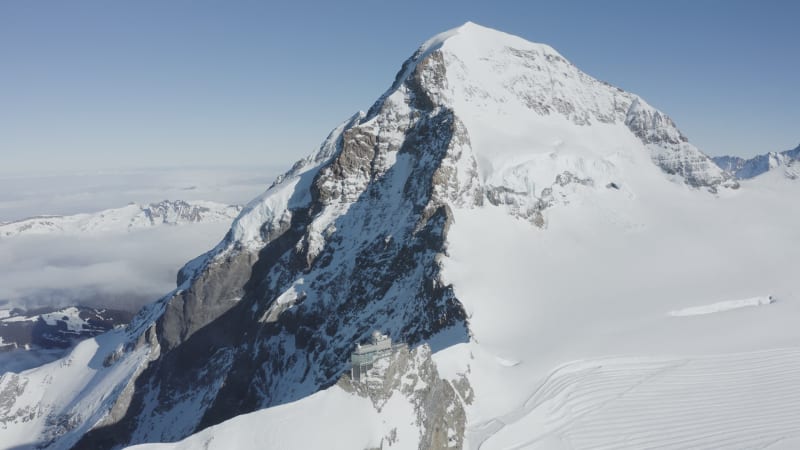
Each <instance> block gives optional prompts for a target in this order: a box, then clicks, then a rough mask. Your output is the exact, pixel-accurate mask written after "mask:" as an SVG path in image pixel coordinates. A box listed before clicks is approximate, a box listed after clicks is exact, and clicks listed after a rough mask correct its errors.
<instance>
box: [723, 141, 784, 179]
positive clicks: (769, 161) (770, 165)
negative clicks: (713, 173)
mask: <svg viewBox="0 0 800 450" xmlns="http://www.w3.org/2000/svg"><path fill="white" fill-rule="evenodd" d="M713 160H714V162H715V163H716V164H717V165H718V166H719V167H720V168H722V169H723V170H725V171H727V172H730V173H732V174H733V175H735V176H736V177H737V178H740V179H749V178H754V177H757V176H759V175H761V174H764V173H767V172H770V171H773V170H783V174H784V175H785V176H786V178H791V179H796V178H800V163H799V162H798V161H800V145H798V146H797V147H795V148H794V149H792V150H786V151H783V152H769V153H764V154H762V155H757V156H754V157H752V158H750V159H745V158H742V157H739V156H716V157H714V158H713Z"/></svg>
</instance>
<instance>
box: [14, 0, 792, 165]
mask: <svg viewBox="0 0 800 450" xmlns="http://www.w3.org/2000/svg"><path fill="white" fill-rule="evenodd" d="M467 20H471V21H474V22H476V23H479V24H482V25H486V26H490V27H493V28H497V29H501V30H503V31H507V32H510V33H513V34H517V35H520V36H522V37H524V38H526V39H529V40H532V41H537V42H545V43H547V44H550V45H551V46H553V47H555V48H556V49H557V50H559V51H560V52H561V53H562V54H563V55H564V56H566V57H567V58H568V59H570V60H571V61H572V62H573V63H575V64H576V65H577V66H578V67H580V68H581V69H583V70H584V71H585V72H588V73H589V74H591V75H593V76H595V77H597V78H599V79H602V80H605V81H608V82H610V83H612V84H615V85H617V86H619V87H621V88H623V89H626V90H628V91H632V92H635V93H637V94H639V95H641V96H642V97H644V98H645V99H646V100H647V101H648V102H649V103H651V104H653V105H654V106H656V107H658V108H660V109H662V110H664V111H665V112H666V113H668V114H669V115H671V116H672V117H673V119H675V121H676V122H677V124H678V126H679V127H680V128H681V129H682V130H683V132H684V133H685V134H686V135H687V136H689V138H690V139H691V140H692V141H693V142H694V143H695V144H697V145H698V146H699V147H700V148H701V149H703V150H704V151H706V152H707V153H709V154H712V155H714V154H723V153H731V154H740V155H750V154H755V153H760V152H766V151H771V150H785V149H788V148H791V147H794V146H796V145H797V144H798V143H799V142H800V108H798V105H800V81H799V80H800V33H798V20H800V2H798V1H793V0H786V1H769V0H763V1H758V2H757V1H750V2H742V1H710V0H705V1H704V0H693V1H683V0H673V1H669V2H664V1H661V2H651V1H641V0H638V1H604V2H598V1H581V2H578V1H558V2H556V1H548V2H539V1H518V2H504V1H492V2H488V1H480V2H469V1H439V0H428V1H410V0H401V1H391V2H388V1H380V0H372V1H364V2H346V1H335V2H328V1H325V2H322V1H321V2H318V3H307V2H302V1H281V2H266V1H254V0H248V1H222V0H218V1H186V0H183V1H181V0H174V1H161V0H159V1H148V0H144V1H128V2H122V1H119V2H117V1H69V2H66V1H38V0H18V1H13V0H5V1H2V2H0V172H15V171H16V172H22V171H27V170H30V169H31V168H41V169H46V170H57V169H73V168H109V167H128V166H154V165H176V164H182V163H189V164H193V165H198V164H200V165H202V164H233V165H236V164H275V163H277V164H286V163H289V162H291V161H293V160H295V159H297V158H299V157H301V156H303V155H305V154H307V153H309V152H310V151H312V150H313V149H314V148H316V146H317V145H318V144H319V142H321V141H322V139H323V138H324V137H325V135H326V134H327V132H328V131H329V130H330V129H331V128H332V127H334V126H335V125H336V124H338V123H339V122H340V121H342V120H344V119H345V118H347V117H348V116H349V115H350V114H352V113H353V112H355V111H357V110H360V109H367V108H368V107H369V106H370V104H371V103H372V102H373V101H374V100H375V99H376V98H377V97H378V96H379V95H380V94H381V93H382V92H383V91H384V90H385V89H386V88H387V87H388V86H389V85H390V84H391V81H392V80H393V77H394V75H395V73H396V71H397V70H398V69H399V67H400V64H401V63H402V62H403V60H404V59H405V58H407V57H408V56H409V55H410V54H411V53H412V52H413V51H414V50H415V49H416V47H417V46H418V45H419V44H420V43H421V42H423V41H424V40H425V39H427V38H428V37H430V36H432V35H434V34H436V33H438V32H440V31H444V30H446V29H449V28H452V27H455V26H458V25H460V24H462V23H463V22H465V21H467Z"/></svg>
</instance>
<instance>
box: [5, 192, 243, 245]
mask: <svg viewBox="0 0 800 450" xmlns="http://www.w3.org/2000/svg"><path fill="white" fill-rule="evenodd" d="M240 211H241V207H240V206H237V205H223V204H221V203H214V202H204V201H191V202H185V201H182V200H176V201H169V200H164V201H162V202H159V203H151V204H149V205H138V204H136V203H131V204H129V205H128V206H125V207H123V208H116V209H108V210H105V211H100V212H96V213H91V214H75V215H71V216H42V217H32V218H29V219H23V220H18V221H14V222H8V223H0V236H1V237H12V236H18V235H23V234H47V233H93V232H125V231H130V230H134V229H139V228H147V227H153V226H158V225H179V224H183V223H197V222H228V221H230V220H233V219H234V218H235V217H236V216H237V215H238V214H239V212H240Z"/></svg>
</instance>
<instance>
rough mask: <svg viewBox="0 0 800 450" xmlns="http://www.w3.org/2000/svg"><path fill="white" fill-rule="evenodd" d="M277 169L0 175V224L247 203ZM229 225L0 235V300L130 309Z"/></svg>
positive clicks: (167, 283)
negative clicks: (131, 209)
mask: <svg viewBox="0 0 800 450" xmlns="http://www.w3.org/2000/svg"><path fill="white" fill-rule="evenodd" d="M278 172H279V170H278V168H276V167H240V168H237V167H227V168H192V169H182V168H160V169H138V170H128V171H113V172H109V171H106V172H86V173H68V174H64V173H62V174H36V175H25V176H18V175H6V176H0V222H8V221H14V220H19V219H23V218H27V217H32V216H38V215H67V214H76V213H84V212H95V211H100V210H103V209H110V208H118V207H122V206H125V205H126V204H128V203H129V202H137V203H151V202H157V201H160V200H165V199H168V200H211V201H217V202H221V203H227V204H245V203H247V202H248V201H250V200H251V199H252V198H254V197H255V196H257V195H258V194H260V193H261V192H263V191H264V190H265V189H266V188H267V187H269V185H270V183H271V182H272V181H273V179H274V178H275V176H276V175H277V173H278ZM229 226H230V224H229V223H200V224H186V225H180V226H160V227H154V228H146V229H139V230H135V231H131V232H125V233H120V232H102V233H81V234H50V235H24V234H23V235H18V236H14V237H8V238H0V308H6V307H22V308H26V309H27V308H32V307H40V306H67V305H75V304H81V305H87V306H99V307H108V308H115V309H125V310H131V311H136V310H138V309H139V308H140V307H141V306H142V305H144V304H146V303H148V302H151V301H153V300H155V299H157V298H159V297H161V296H163V295H164V294H166V293H167V292H169V291H170V290H171V289H173V288H174V287H175V276H176V273H177V271H178V270H179V269H180V267H181V266H183V264H185V263H186V262H187V261H188V260H190V259H192V258H194V257H195V256H198V255H200V254H202V253H204V252H205V251H207V250H209V249H210V248H212V247H213V246H214V245H215V244H216V243H217V242H219V241H220V239H222V237H223V236H224V235H225V233H226V231H227V230H228V228H229Z"/></svg>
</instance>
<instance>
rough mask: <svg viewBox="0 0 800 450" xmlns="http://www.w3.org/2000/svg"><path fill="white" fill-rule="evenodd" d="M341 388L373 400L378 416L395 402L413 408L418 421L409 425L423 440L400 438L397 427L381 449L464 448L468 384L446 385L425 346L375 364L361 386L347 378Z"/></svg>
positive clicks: (384, 439) (429, 351)
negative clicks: (414, 444) (400, 443)
mask: <svg viewBox="0 0 800 450" xmlns="http://www.w3.org/2000/svg"><path fill="white" fill-rule="evenodd" d="M337 385H338V386H339V387H341V388H342V389H344V390H345V391H347V392H352V393H354V394H356V395H360V396H362V397H366V398H369V399H370V401H371V402H372V405H373V406H374V408H375V409H376V411H377V412H378V413H380V412H381V410H382V409H384V408H386V407H387V404H388V403H390V402H393V401H398V400H399V401H402V402H409V403H410V404H411V407H412V409H413V411H414V417H413V418H412V417H409V418H408V419H411V420H412V421H413V423H414V424H415V425H416V428H418V429H419V435H418V436H413V435H412V436H408V437H406V436H402V437H401V436H398V430H397V427H395V428H393V429H392V430H390V431H389V433H388V434H387V435H386V436H384V437H383V439H382V440H381V448H391V447H392V444H394V443H396V442H397V441H398V440H402V441H403V443H404V445H405V447H406V448H408V447H410V445H409V441H411V442H414V441H416V442H418V445H417V447H418V448H419V449H420V450H434V449H437V450H438V449H447V448H453V449H455V448H463V446H464V429H465V425H466V415H465V413H464V406H465V404H469V402H470V401H471V391H470V390H469V384H468V383H466V384H463V383H458V382H456V383H451V382H450V381H448V380H444V379H442V378H441V377H440V376H439V372H438V370H437V369H436V364H435V363H434V362H433V360H432V359H431V349H430V347H428V346H427V345H422V346H419V347H417V348H415V349H414V350H412V351H409V350H408V349H407V348H403V349H402V350H400V351H398V352H396V353H395V354H394V355H392V356H390V357H388V358H384V359H381V360H379V361H377V362H376V363H375V367H374V368H372V369H370V371H369V372H368V373H367V375H365V376H363V377H362V378H361V380H359V381H353V380H351V379H350V377H349V375H348V374H345V375H344V376H343V377H342V379H340V380H339V382H338V383H337ZM390 406H391V405H390ZM415 431H416V430H415ZM403 438H405V439H403Z"/></svg>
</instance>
